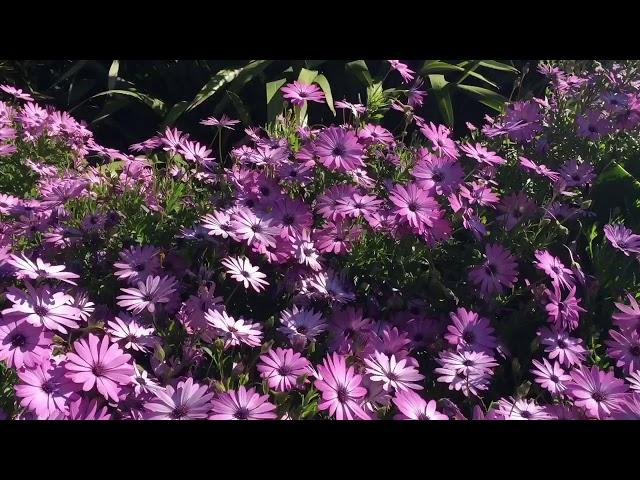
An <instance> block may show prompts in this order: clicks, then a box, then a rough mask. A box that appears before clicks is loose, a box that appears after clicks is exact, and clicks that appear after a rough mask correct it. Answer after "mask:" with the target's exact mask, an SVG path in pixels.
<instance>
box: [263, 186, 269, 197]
mask: <svg viewBox="0 0 640 480" xmlns="http://www.w3.org/2000/svg"><path fill="white" fill-rule="evenodd" d="M260 193H261V194H262V195H264V196H265V197H268V196H269V195H271V189H270V188H269V187H266V186H262V187H260Z"/></svg>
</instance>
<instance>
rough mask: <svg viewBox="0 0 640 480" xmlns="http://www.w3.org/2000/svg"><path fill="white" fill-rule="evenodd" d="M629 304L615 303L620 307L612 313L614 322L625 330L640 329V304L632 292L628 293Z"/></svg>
mask: <svg viewBox="0 0 640 480" xmlns="http://www.w3.org/2000/svg"><path fill="white" fill-rule="evenodd" d="M627 298H628V299H629V305H625V304H623V303H617V302H616V303H615V306H616V308H617V309H618V311H617V312H615V313H614V314H613V315H612V318H613V323H615V324H616V325H617V326H619V327H620V328H621V329H623V330H640V305H638V302H637V301H636V299H635V298H634V297H633V295H631V294H630V293H627Z"/></svg>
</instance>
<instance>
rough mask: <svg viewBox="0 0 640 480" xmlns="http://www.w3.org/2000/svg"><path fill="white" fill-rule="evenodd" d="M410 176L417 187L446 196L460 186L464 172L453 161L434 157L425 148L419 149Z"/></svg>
mask: <svg viewBox="0 0 640 480" xmlns="http://www.w3.org/2000/svg"><path fill="white" fill-rule="evenodd" d="M411 175H412V176H413V177H415V179H416V183H417V185H418V186H419V187H420V188H422V189H424V190H426V191H427V192H429V193H432V192H435V193H437V194H438V195H447V194H449V193H452V192H453V190H454V189H456V187H457V186H458V185H460V182H462V178H463V176H464V171H463V170H462V167H461V166H460V164H459V163H458V162H457V161H456V160H455V159H452V158H440V157H436V156H434V155H432V154H430V153H429V152H428V151H427V150H426V149H425V148H420V149H419V150H418V152H417V154H416V164H415V166H414V167H413V171H412V172H411Z"/></svg>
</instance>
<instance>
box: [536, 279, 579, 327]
mask: <svg viewBox="0 0 640 480" xmlns="http://www.w3.org/2000/svg"><path fill="white" fill-rule="evenodd" d="M545 293H546V294H547V296H548V297H549V303H547V305H546V306H545V307H544V308H545V310H546V311H547V314H548V315H549V321H550V322H552V323H553V324H554V325H555V326H556V327H557V328H558V329H566V330H569V331H571V330H575V329H576V328H578V321H579V320H580V313H581V312H586V310H585V309H584V308H582V307H581V306H580V299H579V298H578V297H576V287H575V286H573V287H571V289H570V290H569V293H567V296H566V298H564V299H563V298H562V293H561V291H560V287H558V285H554V287H553V291H551V290H545Z"/></svg>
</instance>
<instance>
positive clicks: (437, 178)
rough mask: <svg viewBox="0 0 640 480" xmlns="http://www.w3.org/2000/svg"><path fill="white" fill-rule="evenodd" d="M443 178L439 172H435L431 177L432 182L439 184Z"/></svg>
mask: <svg viewBox="0 0 640 480" xmlns="http://www.w3.org/2000/svg"><path fill="white" fill-rule="evenodd" d="M443 178H444V176H443V175H442V173H440V172H436V173H434V174H433V175H431V179H432V180H433V181H434V182H441V181H442V180H443Z"/></svg>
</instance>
